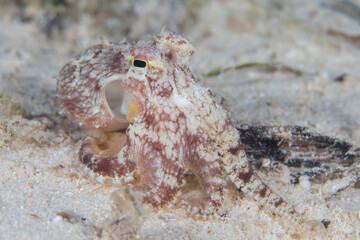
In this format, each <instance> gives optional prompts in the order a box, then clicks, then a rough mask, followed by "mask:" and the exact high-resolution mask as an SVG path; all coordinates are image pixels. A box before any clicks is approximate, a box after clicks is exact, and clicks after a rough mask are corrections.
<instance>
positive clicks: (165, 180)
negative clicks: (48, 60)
mask: <svg viewBox="0 0 360 240" xmlns="http://www.w3.org/2000/svg"><path fill="white" fill-rule="evenodd" d="M193 53H194V47H193V45H192V44H191V43H190V41H189V40H188V39H187V38H186V37H184V36H182V35H181V34H177V33H174V32H170V31H166V30H163V31H162V32H160V33H159V34H158V35H156V36H154V37H151V38H149V39H148V40H146V41H139V42H138V43H136V44H130V43H126V42H124V41H123V42H118V43H111V42H108V41H106V40H103V41H102V43H101V44H99V45H96V46H94V47H91V48H89V49H87V50H85V51H83V52H82V53H80V54H79V55H78V56H76V57H75V58H74V59H72V60H70V61H69V62H68V63H67V64H66V65H65V66H64V67H63V68H62V69H61V71H60V73H59V75H58V82H57V96H58V100H59V103H60V107H61V109H62V112H63V113H64V114H65V115H66V116H67V117H68V118H69V119H70V120H71V121H73V122H74V123H76V124H78V125H80V126H82V127H85V128H87V129H98V130H99V131H102V132H103V133H104V135H105V136H106V138H105V140H103V141H102V142H101V143H99V141H98V140H97V139H96V138H94V137H90V136H88V137H86V139H85V140H84V141H83V143H82V147H81V149H80V151H79V159H80V161H81V162H82V163H83V164H84V165H85V166H86V167H87V169H89V170H90V171H91V173H92V174H95V175H96V176H98V178H111V179H114V180H115V181H117V182H120V183H123V184H132V186H133V189H134V190H135V191H136V192H138V193H139V195H140V200H141V201H142V202H143V203H145V204H150V205H152V206H153V208H154V209H161V208H163V207H165V206H168V205H170V204H171V203H172V202H173V201H174V199H175V198H176V196H177V195H178V193H179V191H180V189H181V188H182V187H183V186H184V185H185V184H186V181H185V174H187V173H189V172H190V173H191V174H193V175H194V176H195V177H196V179H197V181H198V183H199V185H200V188H201V203H200V204H197V205H196V204H193V205H194V206H192V205H191V202H190V203H188V204H189V205H190V206H191V207H190V208H191V214H192V215H194V214H195V215H202V216H204V215H205V216H209V215H214V214H216V213H217V212H218V210H219V209H220V207H221V206H222V203H223V199H224V188H225V186H226V184H227V183H228V182H230V183H233V184H234V185H235V186H236V188H237V189H238V190H239V191H241V192H243V193H245V194H247V195H248V196H250V197H251V198H253V199H255V200H256V201H257V202H258V203H259V205H260V206H268V207H269V208H270V209H271V210H272V211H273V212H274V213H277V214H279V215H280V214H281V215H286V216H289V217H290V218H291V219H294V220H295V221H298V222H299V221H301V216H300V214H298V213H297V212H296V210H295V209H294V208H293V207H292V206H290V205H289V204H287V203H286V202H285V201H284V200H283V199H282V198H281V197H279V196H278V195H277V194H275V193H274V192H273V191H272V190H271V189H270V188H269V187H268V186H267V185H266V184H264V183H263V181H262V180H261V179H260V178H259V177H258V175H257V173H256V171H255V170H254V168H253V167H252V165H251V164H250V163H249V161H248V158H247V156H246V153H245V151H244V145H243V144H242V141H241V137H240V131H239V130H238V129H237V128H236V127H235V126H234V123H233V122H232V121H231V119H230V117H229V114H228V111H227V110H226V107H225V105H224V100H223V98H222V97H220V96H219V95H217V94H215V93H213V92H212V91H211V90H210V89H208V88H205V87H203V86H201V85H200V84H199V82H198V81H197V80H196V79H195V77H194V76H193V74H192V72H191V70H190V67H189V63H190V59H191V57H192V55H193Z"/></svg>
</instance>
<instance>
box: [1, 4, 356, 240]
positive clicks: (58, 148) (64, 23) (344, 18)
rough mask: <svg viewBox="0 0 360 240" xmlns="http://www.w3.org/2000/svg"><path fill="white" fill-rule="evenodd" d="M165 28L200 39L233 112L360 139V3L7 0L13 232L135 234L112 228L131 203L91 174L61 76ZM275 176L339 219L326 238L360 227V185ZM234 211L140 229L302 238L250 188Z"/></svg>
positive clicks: (214, 85)
mask: <svg viewBox="0 0 360 240" xmlns="http://www.w3.org/2000/svg"><path fill="white" fill-rule="evenodd" d="M164 27H165V28H166V29H168V30H172V31H177V32H179V33H182V34H184V35H185V36H187V37H188V38H189V39H190V41H191V42H192V43H193V44H194V46H195V47H196V52H195V54H194V56H193V59H192V62H191V66H190V67H191V69H192V71H193V72H194V75H195V76H196V78H197V79H198V80H199V81H200V82H201V83H202V84H203V85H204V86H206V87H209V88H211V89H212V90H213V91H215V92H218V93H220V94H221V95H222V96H223V97H224V98H225V99H226V101H227V105H228V107H229V110H230V114H231V117H232V119H233V121H235V122H239V123H247V124H254V123H257V124H270V125H301V126H305V127H308V128H310V129H311V130H313V131H317V132H320V133H321V134H324V135H328V136H333V137H337V138H341V139H344V140H346V141H348V142H350V143H351V144H353V145H354V146H360V121H359V119H360V111H359V106H360V67H359V64H360V1H359V0H298V1H281V0H133V1H130V0H118V1H115V0H88V1H87V0H78V1H76V0H0V159H1V161H0V176H1V181H0V211H1V212H0V213H1V214H0V238H1V239H30V238H31V239H65V238H68V239H95V238H96V237H99V236H100V235H101V234H100V232H101V231H102V230H103V228H104V229H105V230H106V228H107V230H108V231H109V232H110V233H112V231H120V234H121V233H122V232H121V231H125V230H126V231H130V232H131V231H133V228H134V229H135V228H136V227H137V226H138V224H140V223H139V222H136V221H138V220H139V218H135V219H136V220H131V219H130V220H131V221H130V223H129V224H128V225H126V226H124V225H121V224H123V223H124V222H121V221H118V222H116V224H115V225H112V222H109V221H108V219H109V216H113V215H112V214H120V213H121V214H124V212H121V211H123V210H124V209H122V210H121V209H120V207H119V206H120V205H121V204H119V202H116V201H115V200H116V199H118V198H115V200H114V198H112V197H110V190H109V189H108V188H101V187H99V186H98V185H97V184H92V182H91V181H90V180H88V179H87V178H86V177H84V176H83V175H81V173H80V172H81V171H80V170H79V169H80V167H78V166H76V164H78V161H77V151H78V149H79V147H80V145H79V144H80V141H79V139H80V138H81V137H83V136H85V133H84V131H83V130H81V129H80V128H79V127H77V126H75V125H74V124H72V123H71V122H70V121H69V120H67V119H66V118H65V117H64V116H62V115H61V114H60V113H59V108H58V104H57V101H56V75H57V74H58V72H59V71H60V69H61V68H62V66H63V65H64V64H65V63H66V62H67V61H69V60H70V59H71V58H72V57H74V56H75V55H77V54H78V53H79V52H81V51H82V50H83V49H86V48H88V47H90V46H92V45H94V44H97V43H99V42H100V39H101V38H102V37H105V38H107V39H108V40H109V41H112V42H116V41H122V40H124V39H125V40H126V41H129V42H136V41H138V40H141V39H146V38H147V37H148V36H149V35H154V34H157V33H158V32H160V31H161V29H163V28H164ZM74 166H75V167H74ZM276 176H277V175H276ZM274 179H275V180H277V177H275V178H271V181H272V182H271V187H272V188H276V187H278V189H280V190H281V191H283V192H286V191H288V192H287V193H288V195H289V196H288V199H286V198H285V199H286V200H289V202H290V203H292V204H297V203H300V210H301V209H311V211H308V213H309V212H310V213H311V214H312V217H314V218H316V219H322V218H325V217H326V218H328V217H329V216H331V224H330V226H329V229H327V232H325V233H324V232H323V233H324V234H323V238H324V239H326V238H339V239H341V237H343V236H346V237H344V238H343V239H355V238H356V237H358V236H359V234H358V229H360V228H359V220H358V212H359V211H358V209H359V206H358V202H359V200H356V199H357V198H359V194H358V193H357V192H356V191H357V190H356V189H355V188H351V189H350V188H348V189H350V190H349V191H348V192H345V191H343V192H342V194H343V195H341V196H340V197H339V196H336V197H334V198H333V199H332V201H329V202H324V201H323V196H322V195H321V192H322V191H323V190H321V191H319V192H317V191H315V190H312V189H311V187H312V186H310V183H309V184H308V185H306V181H305V180H304V181H303V180H302V182H304V183H305V184H304V185H303V186H302V185H301V184H298V185H297V186H296V187H294V186H289V185H286V184H287V182H286V181H285V184H283V185H281V184H278V182H276V181H274ZM276 183H277V184H278V185H276ZM341 184H343V183H341ZM85 185H86V187H84V186H85ZM300 185H301V186H300ZM339 186H340V185H339ZM341 186H343V185H341ZM285 188H286V189H287V190H284V189H285ZM321 188H322V189H325V187H324V188H323V186H321ZM327 189H333V186H332V185H331V183H329V186H328V188H327ZM113 190H114V189H113ZM114 191H115V190H114ZM292 191H293V192H296V191H298V192H299V193H300V195H301V197H296V196H299V195H296V194H295V195H294V194H292V195H291V194H289V193H290V192H292ZM304 192H312V193H313V195H312V197H313V199H312V200H311V201H310V200H309V201H308V200H307V199H306V198H309V199H310V197H309V196H307V195H306V196H305V194H303V193H304ZM290 195H291V196H290ZM285 197H286V196H285ZM302 197H303V198H304V199H302ZM314 199H315V200H314ZM233 200H234V199H233ZM234 201H235V200H234ZM312 201H314V202H315V203H316V204H315V205H314V204H313V202H312ZM121 203H122V202H121ZM111 204H113V205H114V206H113V205H111ZM301 204H303V205H301ZM306 204H307V205H306ZM114 209H115V210H114ZM119 209H120V210H121V211H120V210H119ZM234 209H235V210H234ZM124 211H125V210H124ZM125 212H127V210H126V211H125ZM349 212H350V213H349ZM136 216H137V215H136ZM229 216H230V217H229V219H227V220H226V221H225V220H224V221H223V222H221V223H222V224H221V226H220V225H216V224H214V225H207V224H208V223H206V222H193V221H192V220H191V219H185V220H184V221H186V223H187V224H188V225H186V224H184V225H177V223H179V222H171V221H170V220H169V221H168V222H167V221H165V220H164V221H163V219H160V218H157V217H156V220H153V219H151V218H150V220H149V219H148V220H149V221H148V222H147V224H144V225H141V224H140V225H141V229H140V227H139V229H138V230H136V231H138V232H140V233H141V234H142V236H143V237H144V238H143V239H146V236H149V235H147V234H149V233H150V232H151V233H153V234H155V235H153V237H152V239H160V236H167V235H166V234H168V233H169V231H170V230H168V229H173V232H174V235H173V236H174V237H173V239H196V237H197V236H198V235H197V234H198V232H200V233H201V234H204V239H211V237H213V239H233V238H232V237H234V236H236V237H238V238H244V239H264V236H267V237H266V239H279V238H283V239H290V238H291V239H301V234H302V233H301V232H298V233H299V234H298V233H297V232H295V233H294V231H293V232H291V231H292V230H291V229H292V228H291V227H289V226H287V225H286V224H289V225H291V223H286V224H279V222H276V221H274V220H273V218H270V217H269V215H266V214H265V213H264V212H262V211H261V210H260V211H259V209H258V205H257V203H255V202H254V201H252V200H250V201H249V200H247V199H246V198H242V199H241V204H238V205H236V204H235V205H233V210H232V212H230V214H229ZM121 217H122V215H121ZM59 219H60V220H59ZM84 219H85V220H84ZM114 219H115V220H118V219H120V218H119V216H118V215H116V216H115V217H114ZM154 219H155V218H154ZM164 219H166V217H165V218H164ZM259 219H260V220H259ZM115 220H114V222H115ZM140 220H141V218H140ZM140 220H139V221H140ZM106 221H107V222H106ZM159 222H160V223H159ZM314 223H315V221H314ZM164 224H165V225H164ZM171 224H173V225H171ZM140 225H139V226H140ZM315 225H316V224H315ZM104 226H106V227H104ZM163 226H166V228H165V227H163ZM218 226H220V228H217V227H218ZM264 226H266V227H264ZM283 226H284V227H283ZM321 226H322V225H321ZM116 227H118V228H116ZM315 227H316V226H315ZM315 227H314V228H315ZM113 228H114V229H113ZM322 228H323V227H322ZM322 228H321V229H322ZM44 229H47V230H44ZM123 229H125V230H123ZM289 229H290V230H289ZM105 230H104V231H105ZM104 231H103V233H104ZM136 231H135V230H134V231H133V232H136ZM266 231H268V232H266ZM289 231H290V233H289ZM164 232H165V233H164ZM215 233H216V234H218V235H216V234H215ZM292 233H294V234H292ZM312 233H313V234H315V235H316V234H318V233H319V232H316V231H314V232H312V230H311V231H310V234H312ZM141 234H140V235H141ZM156 234H158V235H156ZM162 234H163V235H162ZM181 234H185V235H186V234H187V235H186V236H184V235H181ZM207 234H208V235H207ZM214 234H215V235H214ZM266 234H267V235H266ZM286 234H287V235H286ZM291 234H292V235H291ZM346 234H347V235H346ZM118 236H119V235H118ZM154 236H155V237H154ZM156 236H157V237H156ZM339 236H340V237H339ZM109 239H111V238H109ZM129 239H130V238H129ZM148 239H151V237H150V238H148ZM162 239H170V238H162ZM309 239H311V237H309Z"/></svg>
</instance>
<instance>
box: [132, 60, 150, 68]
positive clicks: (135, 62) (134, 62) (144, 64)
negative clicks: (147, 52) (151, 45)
mask: <svg viewBox="0 0 360 240" xmlns="http://www.w3.org/2000/svg"><path fill="white" fill-rule="evenodd" d="M132 66H133V67H135V68H140V69H145V70H146V69H148V68H149V64H148V62H147V61H144V60H139V59H133V60H132Z"/></svg>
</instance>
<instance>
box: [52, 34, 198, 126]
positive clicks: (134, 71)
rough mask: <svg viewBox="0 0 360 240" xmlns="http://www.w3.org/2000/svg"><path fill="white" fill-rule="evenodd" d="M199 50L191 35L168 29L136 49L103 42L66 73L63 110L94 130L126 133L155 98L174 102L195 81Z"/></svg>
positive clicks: (61, 80) (61, 81)
mask: <svg viewBox="0 0 360 240" xmlns="http://www.w3.org/2000/svg"><path fill="white" fill-rule="evenodd" d="M193 52H194V48H193V46H192V44H191V43H190V42H189V41H188V40H187V39H186V38H185V37H183V36H182V35H180V34H177V33H173V32H169V31H166V30H163V31H162V32H161V33H160V34H158V35H157V36H155V37H153V38H151V39H149V40H148V41H146V42H139V43H137V44H136V45H131V44H128V43H110V42H107V41H103V42H102V43H101V44H99V45H97V46H95V47H92V48H89V49H87V50H85V51H83V52H82V53H81V54H79V55H78V56H77V57H75V58H74V59H72V60H71V61H70V62H69V63H67V64H66V65H65V66H64V67H63V69H62V70H61V71H60V73H59V75H58V82H57V96H58V99H59V103H60V107H61V110H62V112H63V113H64V114H65V115H66V116H67V117H68V118H69V119H70V120H72V121H73V122H75V123H77V124H78V125H80V126H83V127H86V128H89V129H92V128H97V129H100V130H103V131H115V130H119V129H125V128H127V126H128V125H129V124H130V123H133V122H134V121H135V118H136V116H137V115H138V114H139V112H141V111H142V109H144V107H145V105H146V104H149V102H151V100H152V99H154V98H162V99H166V98H167V99H169V98H170V96H171V95H172V94H173V92H174V91H181V90H179V87H183V86H184V85H186V81H187V79H192V78H191V77H192V75H191V72H190V70H189V67H188V65H189V61H190V58H191V56H192V54H193ZM190 75H191V76H190Z"/></svg>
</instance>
